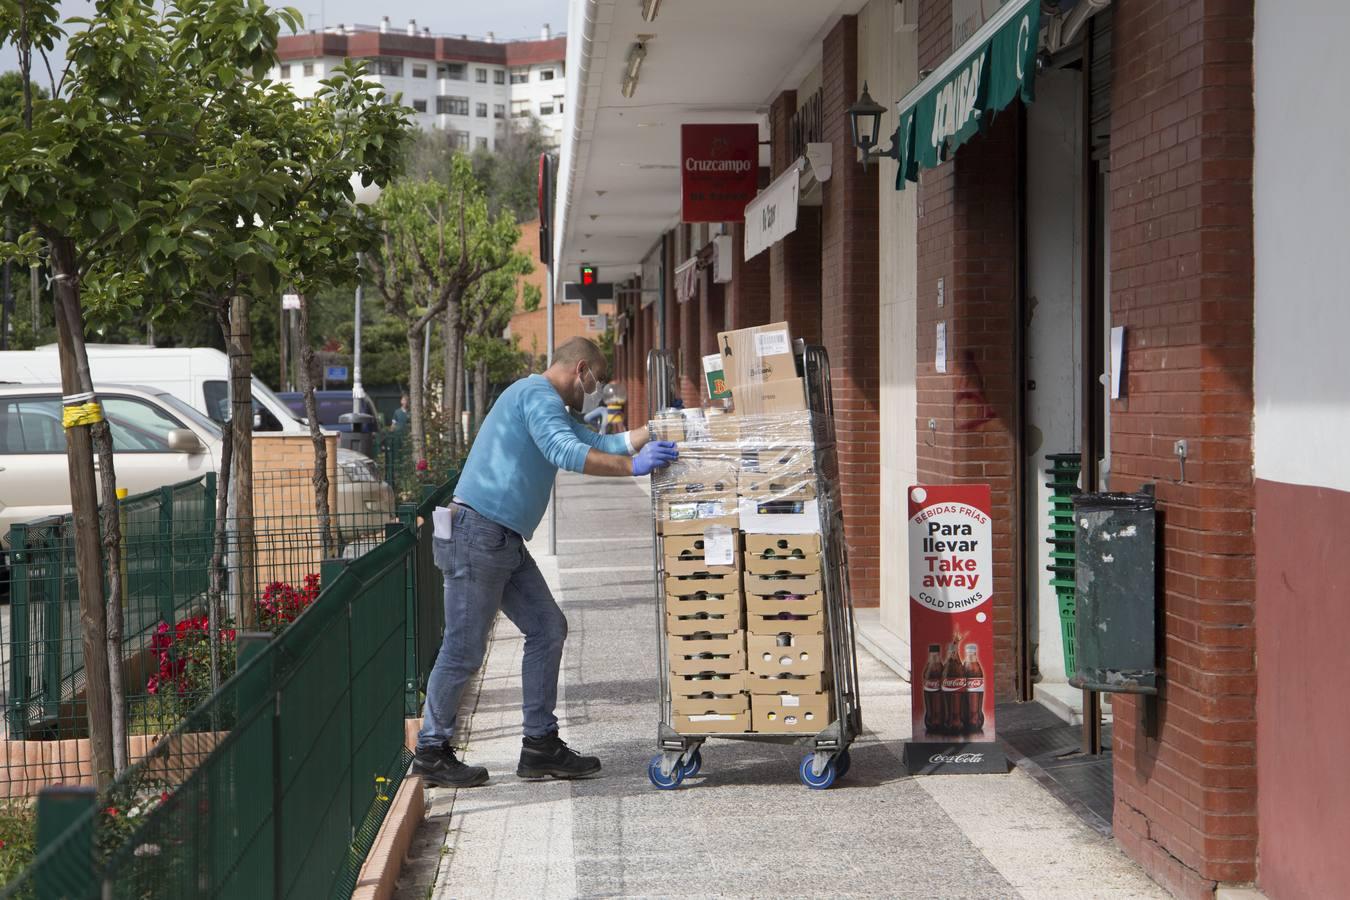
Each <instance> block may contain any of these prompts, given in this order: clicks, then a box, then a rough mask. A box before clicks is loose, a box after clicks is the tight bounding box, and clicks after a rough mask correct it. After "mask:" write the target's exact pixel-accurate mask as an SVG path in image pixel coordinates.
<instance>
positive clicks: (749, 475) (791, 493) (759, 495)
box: [736, 471, 816, 500]
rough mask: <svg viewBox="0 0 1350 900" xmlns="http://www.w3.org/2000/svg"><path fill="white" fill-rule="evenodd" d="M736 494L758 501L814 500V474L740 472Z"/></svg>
mask: <svg viewBox="0 0 1350 900" xmlns="http://www.w3.org/2000/svg"><path fill="white" fill-rule="evenodd" d="M736 493H738V494H739V495H740V496H742V497H753V498H755V499H758V500H774V499H779V500H814V499H816V474H815V473H814V472H783V473H780V474H773V475H770V474H764V473H762V472H744V471H743V472H741V473H740V475H739V477H737V479H736Z"/></svg>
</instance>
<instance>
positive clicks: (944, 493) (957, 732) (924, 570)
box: [905, 484, 1008, 775]
mask: <svg viewBox="0 0 1350 900" xmlns="http://www.w3.org/2000/svg"><path fill="white" fill-rule="evenodd" d="M993 537H994V529H993V525H992V513H991V503H990V494H989V485H987V484H963V485H915V486H914V487H911V488H910V489H909V645H910V672H911V673H912V677H911V678H910V685H911V689H912V690H913V699H914V736H913V738H912V739H911V740H910V742H909V743H907V744H905V768H906V769H907V770H908V771H909V773H910V774H911V775H920V774H954V773H961V772H972V773H986V774H987V773H1004V772H1007V771H1008V763H1007V759H1006V758H1005V757H1004V755H1003V751H1002V750H1001V749H1000V748H999V745H998V743H997V742H996V741H995V739H994V548H993Z"/></svg>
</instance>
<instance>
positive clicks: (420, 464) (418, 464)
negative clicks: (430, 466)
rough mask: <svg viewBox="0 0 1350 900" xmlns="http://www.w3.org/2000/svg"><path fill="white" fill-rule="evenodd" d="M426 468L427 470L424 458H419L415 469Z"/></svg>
mask: <svg viewBox="0 0 1350 900" xmlns="http://www.w3.org/2000/svg"><path fill="white" fill-rule="evenodd" d="M426 470H427V461H426V460H425V459H419V460H418V461H417V471H419V472H425V471H426Z"/></svg>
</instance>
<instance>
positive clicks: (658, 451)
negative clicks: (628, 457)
mask: <svg viewBox="0 0 1350 900" xmlns="http://www.w3.org/2000/svg"><path fill="white" fill-rule="evenodd" d="M679 456H680V453H679V451H678V450H676V449H675V443H674V442H673V441H652V442H650V443H649V444H647V445H645V446H644V447H643V448H642V449H641V450H639V451H638V453H637V455H636V456H634V457H633V474H634V475H650V474H651V473H652V471H653V470H655V469H664V468H665V467H666V466H668V465H670V464H671V463H672V462H674V461H675V460H676V459H678V458H679Z"/></svg>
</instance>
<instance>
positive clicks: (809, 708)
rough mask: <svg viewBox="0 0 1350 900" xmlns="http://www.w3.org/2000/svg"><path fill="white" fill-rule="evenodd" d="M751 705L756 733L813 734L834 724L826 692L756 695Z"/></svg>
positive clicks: (832, 710) (751, 700) (831, 707)
mask: <svg viewBox="0 0 1350 900" xmlns="http://www.w3.org/2000/svg"><path fill="white" fill-rule="evenodd" d="M750 704H751V709H752V713H751V718H752V719H753V721H754V727H755V731H757V732H763V733H765V734H775V733H777V734H801V733H810V734H815V733H816V732H819V731H824V730H825V726H827V725H829V724H830V722H831V721H833V712H834V705H833V703H832V702H831V696H830V694H829V693H821V694H777V695H772V696H771V695H769V694H756V695H754V696H753V697H751V699H750Z"/></svg>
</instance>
